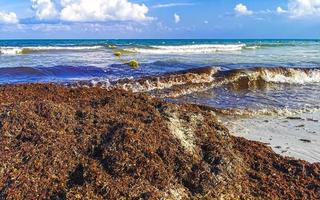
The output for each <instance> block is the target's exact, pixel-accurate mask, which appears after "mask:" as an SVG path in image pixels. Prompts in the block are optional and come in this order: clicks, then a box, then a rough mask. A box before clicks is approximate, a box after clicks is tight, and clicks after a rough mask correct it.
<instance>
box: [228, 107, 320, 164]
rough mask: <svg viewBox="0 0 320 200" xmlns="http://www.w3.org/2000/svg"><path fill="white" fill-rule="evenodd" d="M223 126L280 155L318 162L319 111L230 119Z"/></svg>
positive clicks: (236, 134) (319, 154)
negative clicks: (263, 144)
mask: <svg viewBox="0 0 320 200" xmlns="http://www.w3.org/2000/svg"><path fill="white" fill-rule="evenodd" d="M225 125H226V126H227V127H228V128H229V129H230V131H231V132H232V134H233V135H235V136H240V137H245V138H247V139H249V140H253V141H259V142H263V143H265V144H267V145H268V146H270V147H272V149H273V150H274V151H275V152H276V153H279V154H281V155H284V156H290V157H294V158H296V159H302V160H307V161H309V162H320V132H319V130H320V112H313V113H304V114H299V115H294V116H290V117H284V116H255V117H254V118H242V119H236V120H235V119H233V120H230V121H228V122H227V123H225Z"/></svg>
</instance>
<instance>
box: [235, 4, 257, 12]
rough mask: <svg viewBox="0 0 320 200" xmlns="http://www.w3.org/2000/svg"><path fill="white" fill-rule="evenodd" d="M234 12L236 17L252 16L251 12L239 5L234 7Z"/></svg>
mask: <svg viewBox="0 0 320 200" xmlns="http://www.w3.org/2000/svg"><path fill="white" fill-rule="evenodd" d="M234 11H235V13H236V14H237V15H252V14H253V11H251V10H249V9H248V8H247V6H246V5H243V4H242V3H239V4H238V5H236V7H234Z"/></svg>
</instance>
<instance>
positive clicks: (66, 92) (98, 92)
mask: <svg viewBox="0 0 320 200" xmlns="http://www.w3.org/2000/svg"><path fill="white" fill-rule="evenodd" d="M0 99H1V106H0V199H319V198H320V164H309V163H307V162H305V161H299V160H294V159H290V158H284V157H282V156H280V155H277V154H275V153H274V152H273V151H272V150H271V149H270V148H269V147H267V146H265V145H263V144H261V143H258V142H251V141H248V140H245V139H243V138H236V137H233V136H231V135H230V134H229V133H228V130H227V129H226V128H225V127H223V126H222V125H221V124H220V123H218V122H217V120H216V118H215V117H214V113H213V112H212V111H210V110H206V109H205V108H199V107H197V106H194V105H187V104H186V105H175V104H170V103H165V102H163V101H162V100H160V99H156V98H150V97H148V96H147V95H145V94H132V93H130V92H125V91H121V90H113V91H106V90H103V89H99V88H65V87H61V86H56V85H44V84H43V85H41V84H39V85H21V86H3V87H0Z"/></svg>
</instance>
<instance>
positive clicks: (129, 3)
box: [0, 0, 320, 39]
mask: <svg viewBox="0 0 320 200" xmlns="http://www.w3.org/2000/svg"><path fill="white" fill-rule="evenodd" d="M319 19H320V0H144V1H143V0H0V38H2V39H14V38H19V39H20V38H21V39H33V38H37V39H44V38H46V39H60V38H61V39H62V38H88V39H100V38H103V39H122V38H127V39H131V38H135V39H140V38H141V39H147V38H152V39H157V38H159V39H160V38H171V39H175V38H179V39H180V38H181V39H187V38H190V39H191V38H192V39H194V38H213V39H229V38H234V39H250V38H259V39H264V38H277V39H282V38H289V39H290V38H308V39H311V38H312V39H317V38H320V20H319Z"/></svg>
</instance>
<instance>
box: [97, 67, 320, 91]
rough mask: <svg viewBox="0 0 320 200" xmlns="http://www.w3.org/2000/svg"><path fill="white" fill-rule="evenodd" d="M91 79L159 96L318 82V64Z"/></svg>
mask: <svg viewBox="0 0 320 200" xmlns="http://www.w3.org/2000/svg"><path fill="white" fill-rule="evenodd" d="M91 83H92V84H93V85H94V86H100V87H105V88H108V89H113V88H119V89H124V90H130V91H133V92H149V93H151V94H153V95H154V96H159V97H178V96H181V95H186V94H190V93H194V92H201V91H205V90H208V89H211V88H214V87H219V86H223V85H225V86H232V87H233V88H234V89H237V90H242V89H248V88H258V89H259V88H264V87H266V85H268V84H315V83H320V68H306V69H303V68H284V67H278V68H265V67H256V68H249V69H234V70H221V69H220V68H219V67H204V68H198V69H191V70H185V71H180V72H175V73H167V74H164V75H161V76H150V77H143V78H140V79H124V80H118V81H115V82H109V81H108V82H107V84H106V82H105V81H99V80H98V81H92V82H91Z"/></svg>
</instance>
